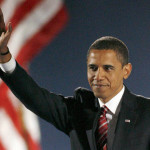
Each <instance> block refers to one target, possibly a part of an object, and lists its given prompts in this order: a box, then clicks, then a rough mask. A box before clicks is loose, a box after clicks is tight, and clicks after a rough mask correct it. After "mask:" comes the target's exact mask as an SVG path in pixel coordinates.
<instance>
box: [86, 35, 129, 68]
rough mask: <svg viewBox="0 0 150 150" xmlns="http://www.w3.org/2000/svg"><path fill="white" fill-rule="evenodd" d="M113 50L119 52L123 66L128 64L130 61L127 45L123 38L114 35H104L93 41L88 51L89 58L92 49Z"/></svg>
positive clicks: (118, 56) (118, 55) (119, 58)
mask: <svg viewBox="0 0 150 150" xmlns="http://www.w3.org/2000/svg"><path fill="white" fill-rule="evenodd" d="M92 49H96V50H110V49H111V50H113V51H115V52H116V54H117V58H118V60H119V61H120V62H121V64H122V66H124V65H126V64H128V62H129V51H128V48H127V46H126V45H125V44H124V42H122V41H121V40H119V39H117V38H115V37H112V36H104V37H101V38H99V39H97V40H96V41H94V42H93V43H92V45H91V46H90V47H89V50H88V52H87V59H88V56H89V53H90V50H92Z"/></svg>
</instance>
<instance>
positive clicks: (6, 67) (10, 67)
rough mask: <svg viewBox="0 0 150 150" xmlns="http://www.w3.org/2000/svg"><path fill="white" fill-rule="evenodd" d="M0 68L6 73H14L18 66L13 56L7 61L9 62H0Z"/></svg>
mask: <svg viewBox="0 0 150 150" xmlns="http://www.w3.org/2000/svg"><path fill="white" fill-rule="evenodd" d="M0 68H1V69H2V70H3V71H4V72H5V73H12V72H13V71H14V70H15V68H16V61H15V59H14V58H13V57H11V59H10V60H9V61H8V62H7V63H3V64H2V63H0Z"/></svg>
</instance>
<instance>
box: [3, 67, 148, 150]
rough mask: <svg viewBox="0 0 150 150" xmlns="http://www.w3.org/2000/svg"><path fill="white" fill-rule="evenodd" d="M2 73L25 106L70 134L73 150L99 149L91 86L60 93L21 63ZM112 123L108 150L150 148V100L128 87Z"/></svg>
mask: <svg viewBox="0 0 150 150" xmlns="http://www.w3.org/2000/svg"><path fill="white" fill-rule="evenodd" d="M0 76H1V78H2V79H3V80H4V82H5V83H6V84H7V85H8V86H9V88H10V89H11V90H12V92H13V93H14V94H15V95H16V96H17V97H18V98H19V99H20V100H21V101H22V103H24V105H25V106H26V107H27V108H28V109H30V110H31V111H33V112H34V113H36V114H37V115H38V116H40V117H41V118H43V119H45V120H47V121H48V122H50V123H52V124H53V125H54V126H55V127H56V128H58V129H59V130H61V131H63V132H64V133H65V134H67V135H68V136H69V137H70V141H71V149H72V150H96V144H95V130H96V127H97V121H98V118H99V113H100V107H99V104H98V101H97V98H95V97H94V95H93V93H92V92H91V91H89V90H87V89H83V88H78V89H76V90H75V94H74V96H72V97H64V96H61V95H56V94H54V93H52V92H49V91H47V90H46V89H43V88H41V87H39V86H38V85H37V84H36V83H35V82H34V81H33V80H32V78H31V77H30V76H28V75H27V73H26V72H25V71H24V70H23V69H22V68H21V67H20V66H19V65H18V64H17V67H16V69H15V71H14V72H13V73H12V74H10V75H8V74H5V73H3V72H2V71H0ZM119 107H120V108H119V109H118V117H114V118H113V120H112V121H111V123H110V125H109V133H108V150H149V149H150V101H149V99H146V98H144V97H141V96H137V95H134V94H132V93H130V92H129V91H128V89H127V88H126V89H125V93H124V95H123V98H122V101H121V103H120V106H119Z"/></svg>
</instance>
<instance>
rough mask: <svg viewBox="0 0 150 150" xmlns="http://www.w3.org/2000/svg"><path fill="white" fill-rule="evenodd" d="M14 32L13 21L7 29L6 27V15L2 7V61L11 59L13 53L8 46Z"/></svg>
mask: <svg viewBox="0 0 150 150" xmlns="http://www.w3.org/2000/svg"><path fill="white" fill-rule="evenodd" d="M11 33H12V26H11V23H9V24H8V28H7V31H6V29H5V23H4V17H3V13H2V10H1V9H0V63H5V62H7V61H9V60H10V58H11V54H10V53H9V49H8V47H7V44H8V41H9V39H10V36H11Z"/></svg>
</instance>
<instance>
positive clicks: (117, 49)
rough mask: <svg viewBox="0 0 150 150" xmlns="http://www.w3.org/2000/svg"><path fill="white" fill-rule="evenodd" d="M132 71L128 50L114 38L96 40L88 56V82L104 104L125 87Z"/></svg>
mask: <svg viewBox="0 0 150 150" xmlns="http://www.w3.org/2000/svg"><path fill="white" fill-rule="evenodd" d="M131 70H132V66H131V64H130V63H128V48H127V47H126V45H125V44H124V43H123V42H122V41H120V40H119V39H117V38H114V37H102V38H100V39H98V40H96V41H95V42H94V43H93V44H92V45H91V46H90V48H89V51H88V54H87V76H88V82H89V84H90V86H91V88H92V91H93V92H94V95H95V96H96V97H98V98H100V99H101V100H102V101H103V102H104V103H106V102H107V101H109V100H110V99H111V98H113V97H114V96H115V95H116V94H118V93H119V92H120V90H121V89H122V87H123V79H127V78H128V76H129V75H130V73H131Z"/></svg>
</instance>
